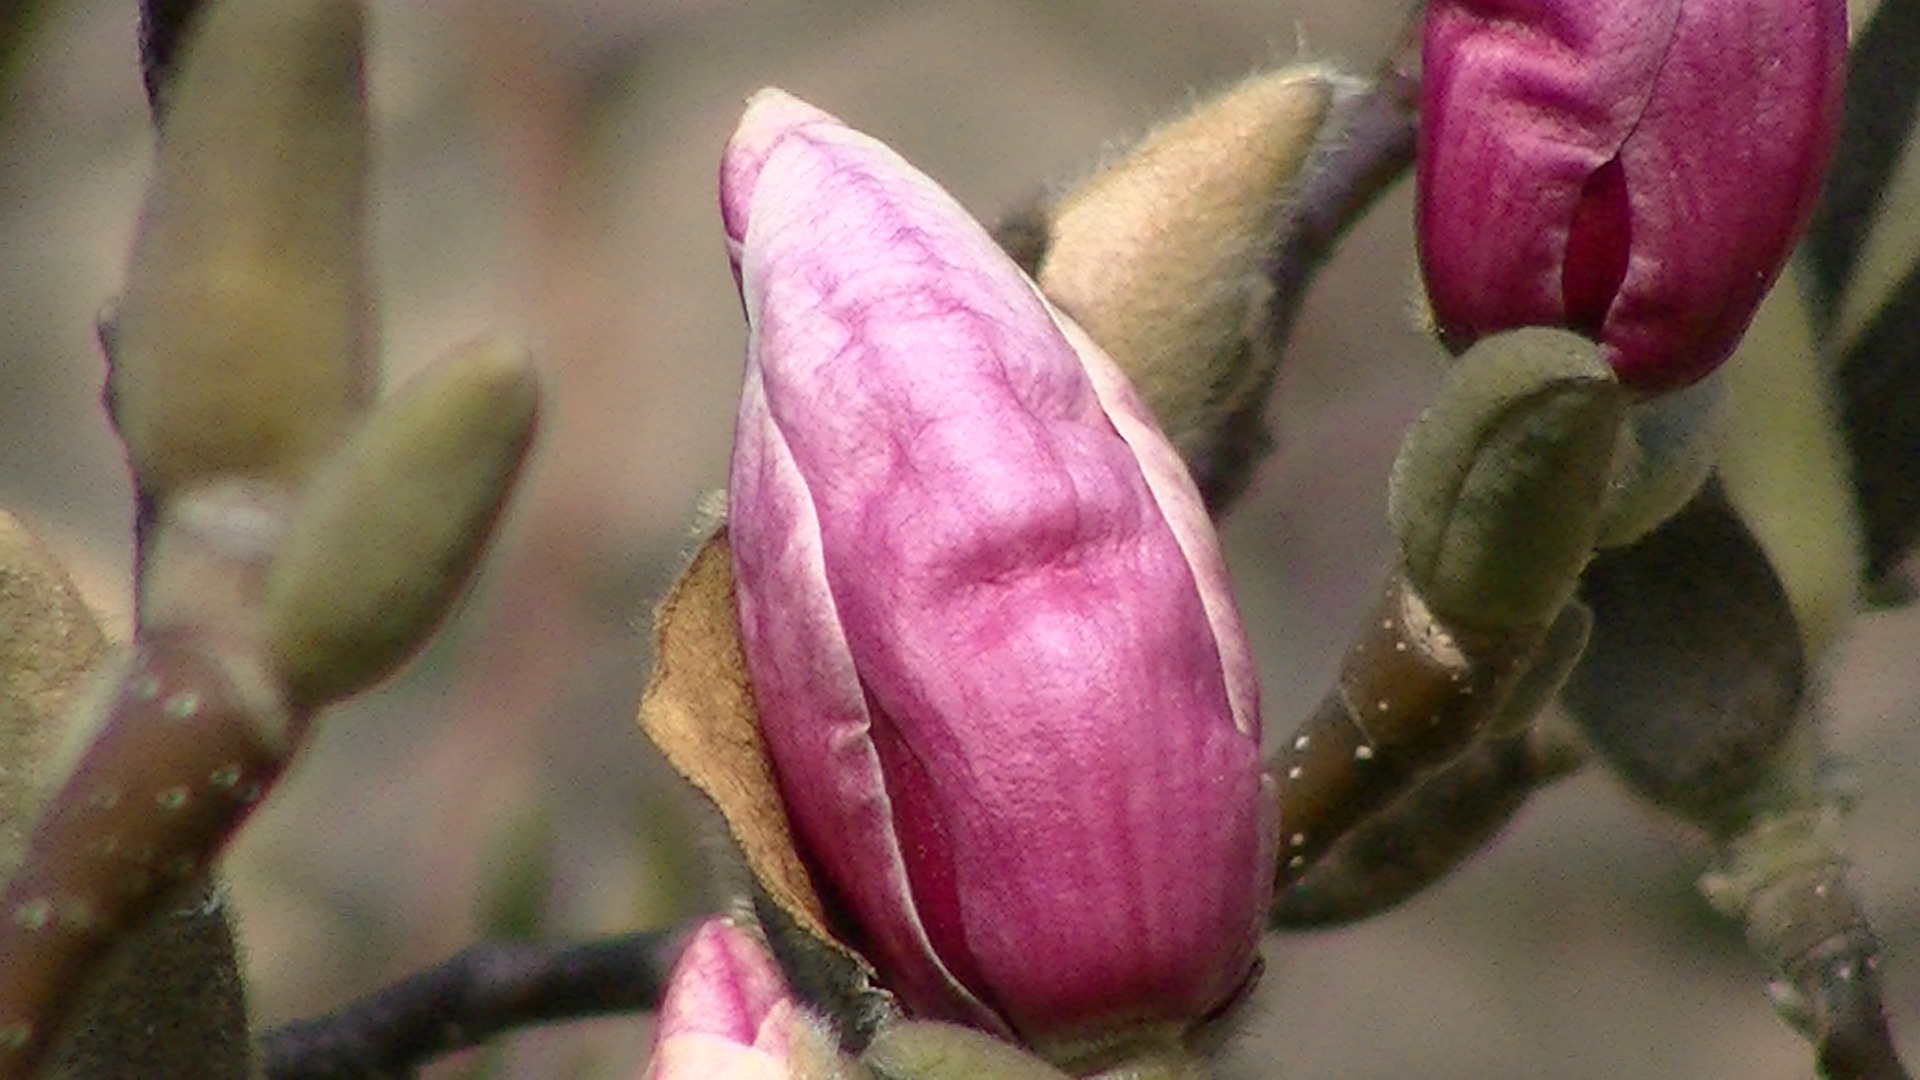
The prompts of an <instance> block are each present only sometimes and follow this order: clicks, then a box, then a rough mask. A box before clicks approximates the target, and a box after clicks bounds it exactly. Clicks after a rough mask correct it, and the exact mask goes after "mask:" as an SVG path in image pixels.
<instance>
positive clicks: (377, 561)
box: [262, 345, 539, 709]
mask: <svg viewBox="0 0 1920 1080" xmlns="http://www.w3.org/2000/svg"><path fill="white" fill-rule="evenodd" d="M538 402H539V389H538V385H537V383H536V381H535V378H534V373H533V368H532V365H531V364H530V363H529V361H528V359H527V357H526V355H525V353H524V352H522V351H521V350H519V349H516V348H507V347H502V346H498V345H479V346H472V347H468V348H465V349H461V350H458V351H456V352H454V353H452V354H451V355H449V356H447V357H445V358H444V359H442V360H441V361H439V362H438V363H436V364H434V365H433V366H431V367H429V368H428V369H427V370H426V371H424V372H422V373H421V374H420V375H419V376H417V377H416V378H414V379H413V380H412V381H410V382H409V383H408V384H407V385H406V386H404V387H402V388H401V389H400V390H399V392H398V393H396V394H395V395H394V396H393V398H392V399H391V400H389V401H386V402H384V403H382V404H381V405H380V406H379V408H377V409H376V410H375V412H374V413H373V415H372V416H371V417H369V418H368V420H367V422H366V424H365V425H364V426H363V427H362V428H361V430H359V431H358V432H356V433H355V434H354V437H353V439H352V441H350V442H349V443H348V444H347V445H346V446H345V447H343V448H342V449H341V451H340V453H339V454H338V455H337V456H336V458H335V459H334V460H332V461H330V462H329V463H328V464H327V467H326V469H325V470H324V471H323V472H321V473H320V474H319V475H318V476H316V477H315V479H314V482H313V487H312V490H311V491H310V493H309V494H308V496H307V499H306V501H305V503H304V504H303V505H302V506H301V507H300V509H299V510H297V511H296V512H295V515H294V518H293V521H292V522H291V523H290V524H289V526H288V528H287V535H286V539H285V540H284V541H283V542H282V545H281V549H280V554H279V555H278V556H277V557H276V558H275V559H274V562H273V566H272V568H271V569H270V570H269V571H268V575H267V585H266V601H265V611H264V619H263V622H264V626H263V631H262V640H263V642H264V651H265V653H266V655H267V657H268V659H269V662H270V663H271V664H272V666H273V667H274V669H275V670H276V671H278V672H279V673H280V677H281V678H282V679H283V680H284V681H285V684H286V687H287V693H288V696H289V698H290V699H291V700H292V701H293V702H294V703H295V705H296V707H298V708H303V709H310V708H315V707H318V706H319V705H322V704H325V703H326V702H329V701H333V700H336V699H338V698H341V697H344V696H346V695H348V694H351V693H355V692H357V691H359V690H361V689H363V688H365V687H367V686H369V685H371V684H373V683H374V682H377V681H379V680H380V679H382V678H384V677H385V676H386V675H387V674H389V673H390V672H392V671H393V669H394V668H396V667H398V666H399V665H400V663H401V662H402V661H404V660H405V659H406V658H407V657H408V656H410V655H411V654H412V653H413V652H414V650H415V649H417V648H419V646H420V645H421V644H422V643H424V642H425V641H426V639H427V637H428V635H430V634H431V633H432V632H433V629H434V627H435V626H436V625H438V623H439V622H440V620H441V618H442V617H443V616H444V615H445V614H446V613H447V611H448V610H449V609H450V608H451V607H452V605H453V602H454V600H455V599H456V598H457V597H458V596H459V595H460V592H461V590H462V588H463V587H464V586H465V584H466V581H467V578H468V576H469V574H470V573H471V571H472V570H473V568H474V566H475V564H476V563H478V561H479V557H480V553H481V551H482V549H483V548H484V547H485V546H486V542H487V539H488V538H489V537H490V536H491V535H492V533H493V529H494V525H495V523H496V522H497V520H498V518H499V515H500V511H501V509H502V508H503V507H504V506H505V504H506V500H507V496H508V494H509V493H510V492H511V491H512V489H513V485H514V481H515V479H516V478H517V476H518V475H519V471H520V465H521V462H522V461H523V460H524V459H525V457H526V452H527V447H528V445H529V443H530V442H531V440H532V438H533V430H534V420H535V416H536V413H537V411H538Z"/></svg>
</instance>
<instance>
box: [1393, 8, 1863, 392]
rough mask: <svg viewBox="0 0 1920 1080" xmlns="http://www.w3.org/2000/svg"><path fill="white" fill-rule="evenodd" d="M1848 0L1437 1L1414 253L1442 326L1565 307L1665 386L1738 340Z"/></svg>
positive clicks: (1504, 323)
mask: <svg viewBox="0 0 1920 1080" xmlns="http://www.w3.org/2000/svg"><path fill="white" fill-rule="evenodd" d="M1846 37H1847V16H1846V4H1845V0H1773V2H1769V3H1757V2H1754V0H1570V2H1569V0H1525V2H1523V3H1518V4H1513V3H1506V4H1489V3H1485V2H1484V0H1433V2H1432V3H1429V4H1428V6H1427V14H1426V38H1425V43H1424V50H1423V53H1422V63H1423V65H1424V68H1425V74H1424V76H1423V78H1422V85H1421V104H1420V144H1419V157H1418V163H1419V164H1418V172H1419V184H1418V187H1419V190H1418V196H1417V198H1418V209H1417V215H1418V230H1419V237H1420V261H1421V267H1422V270H1423V271H1424V273H1425V276H1426V282H1427V291H1428V294H1429V295H1430V297H1431V299H1432V304H1433V311H1434V315H1435V317H1436V319H1437V321H1438V323H1439V325H1440V328H1441V331H1442V334H1443V335H1444V336H1445V337H1446V338H1447V339H1448V341H1449V343H1450V344H1451V345H1453V346H1454V347H1455V348H1457V349H1459V348H1465V347H1466V346H1468V345H1470V344H1472V343H1473V342H1474V341H1476V340H1478V339H1480V338H1481V337H1484V336H1486V335H1487V334H1490V333H1493V332H1495V331H1498V330H1505V329H1511V328H1514V327H1519V326H1527V325H1549V326H1562V327H1566V328H1568V329H1572V330H1576V331H1579V332H1580V333H1583V334H1586V335H1587V336H1589V337H1592V338H1593V339H1595V340H1596V341H1598V342H1600V343H1601V344H1602V345H1603V346H1605V348H1606V352H1607V359H1608V361H1609V363H1610V364H1611V365H1612V366H1613V368H1614V371H1615V373H1616V374H1617V375H1618V376H1619V378H1620V380H1621V382H1622V383H1623V384H1625V385H1627V386H1628V387H1630V388H1633V389H1636V390H1641V391H1647V392H1658V391H1662V390H1666V389H1670V388H1672V387H1676V386H1681V385H1684V384H1686V383H1689V382H1692V381H1693V380H1695V379H1698V378H1700V377H1701V376H1702V375H1705V374H1706V373H1707V372H1709V371H1711V370H1713V369H1714V368H1715V367H1716V366H1718V365H1719V364H1720V362H1721V361H1722V360H1724V359H1726V357H1727V355H1728V354H1729V353H1730V352H1732V350H1733V347H1734V346H1735V345H1736V344H1737V343H1738V342H1739V339H1740V335H1741V334H1742V333H1743V332H1744V331H1745V330H1746V327H1747V323H1748V321H1749V320H1750V319H1751V318H1752V317H1753V312H1754V309H1755V307H1757V306H1758V305H1759V303H1760V299H1761V297H1763V296H1764V295H1766V292H1767V287H1768V285H1769V284H1771V282H1772V281H1773V279H1774V277H1775V275H1777V274H1778V273H1779V271H1780V267H1781V264H1782V262H1783V261H1784V260H1785V258H1786V256H1787V252H1788V251H1789V250H1790V249H1791V248H1792V246H1793V242H1794V238H1795V235H1796V234H1797V233H1798V231H1799V229H1800V226H1801V225H1802V224H1803V223H1804V222H1805V221H1806V219H1807V216H1808V215H1809V214H1810V213H1811V212H1812V208H1813V203H1814V199H1815V197H1816V196H1817V195H1818V193H1819V188H1820V179H1821V174H1822V172H1823V170H1824V169H1825V166H1826V161H1827V157H1828V153H1829V151H1830V150H1831V149H1832V146H1833V140H1834V135H1835V132H1836V130H1837V127H1838V121H1839V105H1840V86H1841V74H1842V66H1843V63H1844V59H1845V53H1846Z"/></svg>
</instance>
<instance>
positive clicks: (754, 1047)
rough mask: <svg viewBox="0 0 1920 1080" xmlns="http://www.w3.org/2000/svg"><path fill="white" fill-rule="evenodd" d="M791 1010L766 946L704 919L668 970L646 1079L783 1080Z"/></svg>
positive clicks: (722, 923)
mask: <svg viewBox="0 0 1920 1080" xmlns="http://www.w3.org/2000/svg"><path fill="white" fill-rule="evenodd" d="M796 1016H797V1012H796V1009H795V1006H794V1003H793V998H792V996H791V995H789V994H788V993H787V984H786V982H785V981H784V980H783V979H781V977H780V969H779V968H777V967H775V966H774V963H773V957H771V956H769V955H767V950H766V947H765V946H763V945H761V944H760V943H759V942H758V941H756V940H754V939H753V937H752V936H751V935H750V934H748V933H747V932H746V931H744V930H741V929H739V928H738V927H736V926H734V925H733V924H732V923H729V922H728V921H727V920H725V919H709V920H707V921H706V922H703V923H701V924H700V925H699V926H698V927H697V928H696V929H695V930H694V932H693V934H692V936H691V937H689V938H688V940H687V946H686V950H685V951H684V952H682V953H681V954H680V959H679V960H677V961H675V962H674V965H673V971H672V972H671V973H669V974H668V976H667V992H666V996H665V998H664V999H663V1000H662V1001H661V1002H660V1011H659V1013H658V1014H657V1015H656V1016H655V1017H654V1028H653V1056H652V1058H651V1059H650V1060H649V1062H648V1064H647V1071H646V1075H645V1077H644V1080H786V1078H787V1075H788V1068H787V1062H788V1057H789V1044H788V1040H789V1036H790V1035H791V1034H792V1031H791V1029H792V1025H793V1023H794V1020H795V1017H796Z"/></svg>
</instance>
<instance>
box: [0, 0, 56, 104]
mask: <svg viewBox="0 0 1920 1080" xmlns="http://www.w3.org/2000/svg"><path fill="white" fill-rule="evenodd" d="M47 10H48V5H47V3H46V2H45V0H7V3H4V4H0V95H4V94H5V92H6V90H7V88H8V87H10V86H11V85H12V84H13V80H14V78H15V76H17V75H18V74H19V70H20V66H21V65H22V64H23V63H24V62H25V59H26V55H27V44H28V43H29V42H31V41H32V40H33V36H34V32H35V31H36V30H38V29H39V27H40V23H41V20H42V19H43V18H44V17H45V16H46V13H47Z"/></svg>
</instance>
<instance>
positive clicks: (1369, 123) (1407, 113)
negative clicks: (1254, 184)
mask: <svg viewBox="0 0 1920 1080" xmlns="http://www.w3.org/2000/svg"><path fill="white" fill-rule="evenodd" d="M1424 9H1425V5H1424V4H1422V3H1416V4H1414V5H1413V7H1412V9H1411V10H1410V11H1409V12H1408V14H1407V21H1406V24H1405V26H1404V27H1403V28H1402V30H1401V32H1400V36H1399V38H1398V39H1397V40H1396V41H1395V43H1394V47H1393V50H1392V51H1391V52H1390V53H1388V54H1387V57H1386V59H1385V60H1383V61H1382V62H1381V64H1380V67H1379V70H1378V71H1377V72H1375V74H1374V79H1373V82H1372V83H1371V84H1370V85H1369V86H1368V87H1367V89H1366V90H1364V91H1362V92H1361V93H1360V94H1358V95H1357V96H1355V97H1353V98H1351V99H1349V100H1348V101H1346V102H1345V103H1344V104H1342V105H1341V106H1339V110H1340V115H1339V116H1338V118H1337V119H1336V120H1335V121H1334V123H1333V128H1334V131H1333V134H1331V135H1329V136H1327V137H1325V138H1323V139H1322V141H1321V147H1322V149H1321V150H1320V156H1319V159H1318V160H1316V161H1314V162H1311V163H1309V164H1308V166H1307V168H1306V170H1305V172H1304V173H1303V176H1304V177H1305V179H1304V181H1303V182H1302V184H1301V187H1300V191H1299V192H1298V194H1297V195H1296V196H1295V198H1294V200H1293V204H1292V206H1293V210H1292V213H1291V214H1290V215H1288V217H1287V218H1286V219H1285V220H1284V222H1283V224H1282V226H1281V229H1280V234H1279V238H1278V242H1277V243H1276V244H1275V246H1274V250H1273V252H1272V254H1271V255H1270V256H1269V258H1268V260H1267V263H1266V265H1265V267H1264V268H1263V269H1264V271H1265V273H1266V277H1267V280H1268V282H1270V283H1271V284H1272V286H1273V295H1272V297H1271V298H1270V299H1269V301H1268V305H1267V317H1266V320H1265V322H1264V325H1263V326H1262V327H1261V333H1262V334H1263V338H1262V340H1261V341H1260V342H1259V343H1258V345H1259V347H1261V348H1271V349H1278V348H1282V347H1284V346H1285V344H1286V342H1287V340H1288V338H1289V337H1291V336H1292V333H1293V321H1294V318H1295V316H1297V315H1298V314H1299V312H1300V304H1301V301H1302V300H1304V299H1305V298H1306V294H1307V286H1308V285H1309V284H1311V283H1312V281H1313V276H1314V273H1315V272H1316V271H1318V270H1319V269H1320V267H1321V265H1322V264H1323V263H1325V262H1326V259H1327V256H1328V255H1330V254H1332V252H1333V248H1334V245H1335V244H1336V243H1337V242H1338V241H1339V239H1340V237H1341V236H1342V235H1343V234H1345V232H1346V231H1347V229H1348V227H1349V226H1351V225H1352V224H1353V223H1354V222H1356V221H1358V220H1360V217H1361V215H1362V214H1364V213H1365V212H1366V210H1367V208H1368V207H1370V206H1372V205H1373V203H1374V200H1376V199H1378V198H1379V197H1380V196H1381V195H1383V194H1385V192H1386V190H1387V189H1388V188H1390V187H1392V186H1393V184H1394V182H1395V181H1397V180H1399V179H1400V177H1401V175H1402V174H1403V173H1405V172H1406V171H1407V169H1408V167H1409V166H1411V165H1412V164H1413V146H1414V134H1415V123H1416V120H1417V119H1418V111H1419V106H1420V27H1421V16H1422V14H1423V12H1424Z"/></svg>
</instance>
